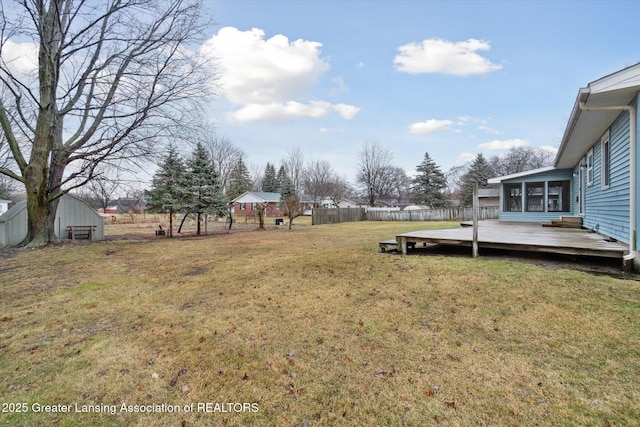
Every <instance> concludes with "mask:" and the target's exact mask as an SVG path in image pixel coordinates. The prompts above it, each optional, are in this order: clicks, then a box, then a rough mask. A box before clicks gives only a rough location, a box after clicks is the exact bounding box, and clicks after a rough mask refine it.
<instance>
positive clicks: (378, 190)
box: [357, 142, 393, 206]
mask: <svg viewBox="0 0 640 427" xmlns="http://www.w3.org/2000/svg"><path fill="white" fill-rule="evenodd" d="M358 159H359V163H358V174H357V180H358V183H360V184H361V185H362V186H363V188H364V190H365V191H366V198H367V203H369V205H370V206H374V205H375V202H376V200H377V199H378V198H379V197H380V196H384V195H385V192H387V191H388V188H389V182H390V181H391V174H392V172H393V170H392V169H393V166H392V164H391V162H392V161H393V154H391V151H389V150H388V149H387V148H385V147H383V146H382V145H380V143H378V142H365V143H364V144H363V145H362V150H361V151H360V154H359V156H358Z"/></svg>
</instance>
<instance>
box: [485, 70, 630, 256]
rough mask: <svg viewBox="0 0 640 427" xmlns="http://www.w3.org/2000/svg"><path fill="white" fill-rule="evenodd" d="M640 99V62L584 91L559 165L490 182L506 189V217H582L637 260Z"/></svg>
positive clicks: (503, 203) (502, 193) (502, 201)
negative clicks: (624, 245)
mask: <svg viewBox="0 0 640 427" xmlns="http://www.w3.org/2000/svg"><path fill="white" fill-rule="evenodd" d="M639 97H640V63H639V64H636V65H633V66H631V67H627V68H624V69H622V70H620V71H618V72H616V73H613V74H610V75H608V76H605V77H602V78H601V79H598V80H596V81H593V82H591V83H589V84H588V85H587V86H586V87H584V88H582V89H580V90H579V91H578V96H577V98H576V101H575V104H574V106H573V110H572V111H571V116H570V118H569V122H568V124H567V128H566V130H565V133H564V136H563V138H562V142H561V144H560V147H559V149H558V154H557V156H556V159H555V162H554V165H553V166H552V167H547V168H542V169H537V170H533V171H528V172H522V173H518V174H514V175H508V176H503V177H498V178H492V179H490V180H489V183H490V184H499V185H500V206H501V211H500V220H502V221H523V222H539V221H548V220H552V219H557V218H559V217H560V216H579V217H580V218H581V219H582V225H583V227H585V228H588V229H591V230H594V231H597V232H598V233H600V234H602V235H604V236H607V237H610V238H613V239H616V240H619V241H621V242H624V243H627V244H629V246H630V253H629V254H628V255H627V256H625V260H626V261H630V260H632V259H633V258H634V257H635V256H636V252H637V250H636V248H637V247H638V246H637V237H636V234H637V233H636V230H637V228H638V216H637V215H636V211H637V209H638V204H639V200H640V198H639V197H638V196H639V194H638V193H639V187H638V185H637V183H638V176H637V172H636V170H637V165H638V161H639V160H640V159H639V153H638V150H637V141H638V127H637V125H636V123H637V121H638V99H639ZM634 262H635V263H636V265H640V262H638V260H637V259H636V260H635V261H634Z"/></svg>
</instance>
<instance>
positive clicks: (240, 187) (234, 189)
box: [227, 157, 253, 200]
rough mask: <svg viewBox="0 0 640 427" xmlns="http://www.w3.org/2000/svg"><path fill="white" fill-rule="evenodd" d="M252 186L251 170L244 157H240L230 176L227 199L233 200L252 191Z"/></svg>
mask: <svg viewBox="0 0 640 427" xmlns="http://www.w3.org/2000/svg"><path fill="white" fill-rule="evenodd" d="M252 185H253V184H252V182H251V175H250V174H249V169H247V166H246V165H245V164H244V161H243V160H242V157H240V158H239V159H238V161H237V162H236V164H235V166H234V167H233V169H232V170H231V174H230V176H229V188H228V189H227V199H229V200H233V199H235V198H236V197H238V196H240V195H241V194H243V193H244V192H246V191H250V190H251V187H252Z"/></svg>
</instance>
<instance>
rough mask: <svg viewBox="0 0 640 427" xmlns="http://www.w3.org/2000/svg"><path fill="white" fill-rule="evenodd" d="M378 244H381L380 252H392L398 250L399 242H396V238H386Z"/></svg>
mask: <svg viewBox="0 0 640 427" xmlns="http://www.w3.org/2000/svg"><path fill="white" fill-rule="evenodd" d="M378 244H379V245H380V252H391V251H397V250H398V242H396V241H395V239H393V240H384V241H382V242H380V243H378Z"/></svg>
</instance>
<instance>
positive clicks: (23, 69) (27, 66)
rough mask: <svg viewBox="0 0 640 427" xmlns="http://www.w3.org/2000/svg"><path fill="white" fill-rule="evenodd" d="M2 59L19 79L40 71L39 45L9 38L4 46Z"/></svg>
mask: <svg viewBox="0 0 640 427" xmlns="http://www.w3.org/2000/svg"><path fill="white" fill-rule="evenodd" d="M2 61H3V62H4V63H5V64H7V68H9V70H10V71H11V73H13V75H14V76H15V77H17V78H18V79H21V80H22V79H24V78H25V77H29V76H34V75H35V73H37V71H38V46H37V45H35V44H34V43H15V42H13V41H12V40H10V39H9V40H7V41H6V42H5V43H4V46H2Z"/></svg>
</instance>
